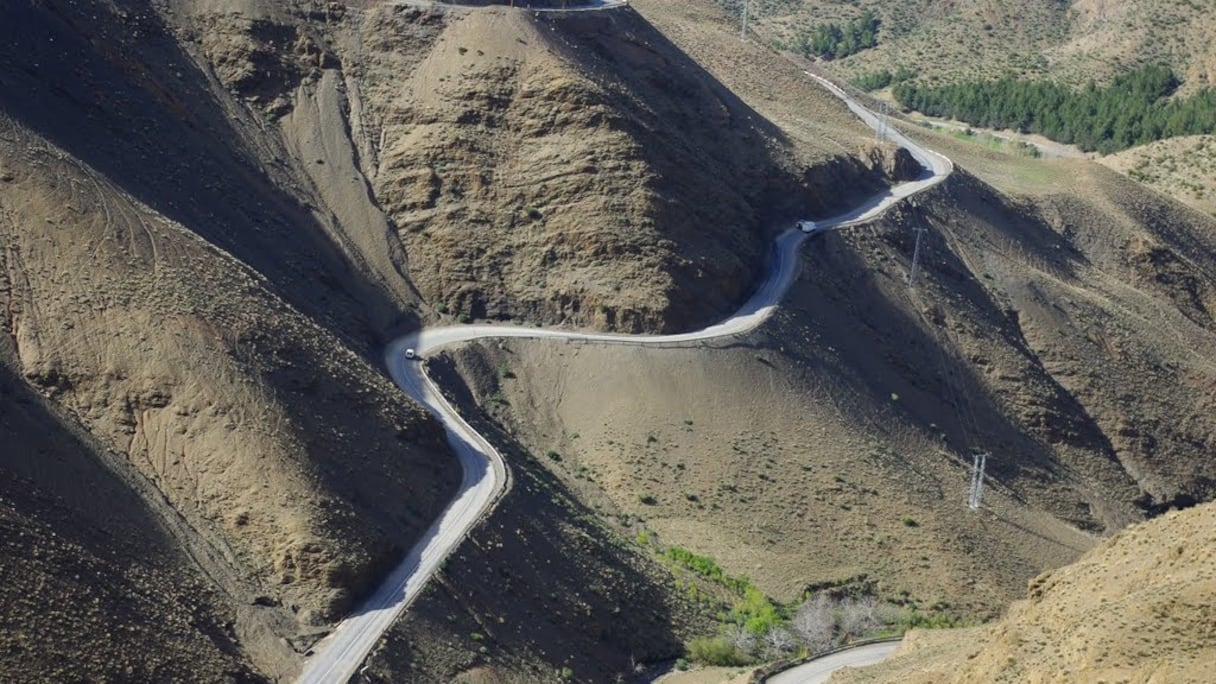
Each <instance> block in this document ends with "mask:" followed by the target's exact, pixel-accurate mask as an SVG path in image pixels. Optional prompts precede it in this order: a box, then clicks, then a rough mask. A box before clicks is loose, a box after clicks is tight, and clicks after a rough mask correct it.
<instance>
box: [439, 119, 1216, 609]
mask: <svg viewBox="0 0 1216 684" xmlns="http://www.w3.org/2000/svg"><path fill="white" fill-rule="evenodd" d="M946 140H947V139H946V138H944V137H943V139H942V141H940V142H943V143H945V141H946ZM936 142H939V141H937V140H935V141H934V143H936ZM947 150H948V151H949V152H950V153H951V154H957V156H958V158H960V159H962V160H963V163H964V167H965V166H966V165H970V164H974V165H975V167H976V168H977V169H978V172H979V173H981V174H982V175H983V176H984V178H991V179H992V181H991V182H997V180H996V179H999V178H1001V176H1002V173H1003V172H1004V173H1017V174H1026V175H1027V176H1028V178H1027V179H1025V180H1023V181H1020V182H1021V183H1022V185H1018V184H1017V183H1010V182H1008V181H1005V182H1002V187H1003V188H1005V189H1004V190H998V189H997V188H995V187H993V186H992V185H989V184H988V183H986V182H985V181H984V180H981V178H979V177H977V176H975V175H972V174H970V173H969V172H968V171H967V170H966V168H963V169H962V170H960V171H958V172H956V174H955V175H954V176H953V177H952V178H951V179H949V180H948V181H947V182H946V183H945V184H943V185H942V186H940V187H939V188H937V189H934V190H932V191H930V192H929V193H927V194H926V195H924V196H922V197H920V198H918V199H917V200H916V206H915V207H913V206H911V205H906V206H904V207H902V208H901V209H899V210H897V211H894V212H892V213H891V214H890V215H888V216H887V217H884V218H883V219H881V220H879V221H876V222H875V223H874V224H873V225H871V226H867V227H862V228H856V229H848V230H844V231H841V232H839V233H831V234H828V235H826V236H824V237H822V238H817V239H815V240H812V241H810V242H809V243H808V244H807V245H806V247H805V248H804V259H805V260H804V269H803V275H802V277H801V280H800V281H799V282H798V283H797V284H796V285H795V288H794V290H793V291H791V293H790V295H789V296H788V297H787V298H786V300H785V302H784V304H783V307H782V310H781V311H779V312H778V313H777V314H776V316H775V318H774V319H773V320H772V321H770V322H769V323H768V324H766V325H765V326H764V327H763V328H762V329H761V330H759V331H757V332H756V333H753V334H750V335H748V336H745V337H743V338H742V339H739V340H737V341H727V342H723V343H721V344H710V345H708V346H704V345H701V346H698V347H696V348H692V349H645V348H640V347H639V348H635V347H616V346H611V347H602V346H596V345H571V344H562V343H547V342H529V343H516V342H511V343H504V344H488V345H485V346H483V347H481V348H480V349H478V350H477V352H476V354H475V355H474V356H472V357H468V356H465V357H461V358H460V363H461V368H462V370H463V372H464V373H465V375H466V376H467V377H469V378H470V379H471V380H470V382H471V383H472V384H474V385H475V386H477V387H479V388H481V389H480V397H481V400H482V401H481V403H482V405H483V406H485V407H486V410H487V411H488V413H489V414H490V415H491V416H492V417H493V419H494V420H496V421H498V422H499V423H501V424H502V425H503V426H504V429H505V430H506V431H507V432H509V433H512V434H516V435H519V439H520V440H521V442H522V443H523V444H524V445H525V446H526V447H527V448H528V450H529V451H530V452H531V453H533V454H537V455H544V456H542V457H540V458H538V460H539V461H540V462H542V463H544V464H545V465H546V466H547V467H548V468H549V469H550V470H551V471H552V472H553V473H554V474H555V475H556V476H557V477H558V478H559V479H560V481H561V482H562V483H563V484H564V485H565V486H566V487H568V488H570V489H571V490H572V491H574V492H575V493H576V494H577V496H578V497H579V499H580V500H581V501H583V502H584V503H585V504H586V505H587V506H589V507H591V508H592V509H593V510H595V511H597V512H598V513H599V514H600V515H601V516H604V517H605V518H607V519H609V520H612V521H613V522H614V523H616V524H617V525H620V527H618V529H619V530H621V534H623V535H630V536H639V535H641V536H643V537H645V538H647V539H648V540H649V541H648V542H647V543H645V544H642V545H641V547H640V548H643V549H647V548H651V547H652V546H653V545H654V540H655V539H657V540H658V543H659V544H660V545H662V546H665V545H675V546H679V547H684V548H690V549H692V550H693V551H694V552H696V553H699V554H704V555H707V556H710V557H712V558H714V559H716V560H717V561H718V562H719V563H720V564H721V565H722V566H723V568H724V569H725V571H727V572H728V573H730V574H731V575H734V576H743V575H745V576H747V577H750V578H751V579H752V580H753V581H755V582H756V583H757V584H758V585H759V586H761V587H762V588H764V590H765V591H767V592H768V593H770V595H772V596H774V597H776V598H779V599H781V600H785V601H792V600H796V599H797V598H798V597H799V596H800V595H802V592H804V591H805V590H806V589H807V588H808V587H822V586H825V585H834V584H839V583H844V584H852V585H854V586H861V587H868V588H871V589H874V590H876V591H877V592H878V593H879V594H880V595H882V596H884V597H886V598H888V599H890V600H892V601H895V602H907V601H913V602H915V603H916V604H917V605H918V606H920V607H921V608H922V609H934V610H943V611H947V612H950V613H954V614H960V615H964V616H967V617H971V618H977V617H984V616H990V615H992V614H995V613H998V612H999V611H1001V610H1002V608H1003V606H1004V605H1005V604H1006V602H1007V601H1009V600H1011V599H1013V598H1015V597H1017V596H1019V595H1020V594H1021V593H1022V590H1023V587H1024V586H1025V582H1026V581H1027V580H1028V579H1029V578H1031V577H1034V576H1035V575H1037V574H1038V573H1039V572H1041V571H1042V570H1045V569H1049V568H1053V567H1058V566H1059V565H1062V564H1065V563H1068V562H1070V561H1071V560H1073V559H1075V558H1076V557H1077V556H1078V555H1080V554H1081V553H1083V552H1084V551H1085V550H1086V549H1088V548H1089V547H1090V546H1091V545H1093V544H1094V543H1096V541H1097V540H1098V539H1099V538H1100V535H1102V534H1106V533H1113V532H1115V531H1117V530H1119V529H1121V528H1122V527H1123V526H1124V525H1126V524H1128V523H1129V522H1132V521H1135V520H1139V519H1141V518H1143V517H1144V516H1148V515H1156V514H1158V513H1160V512H1161V511H1164V510H1166V509H1168V508H1170V507H1174V506H1181V507H1185V506H1188V505H1190V504H1191V503H1192V502H1193V501H1195V500H1207V499H1210V498H1211V497H1212V496H1213V492H1212V491H1211V482H1212V481H1213V476H1214V475H1216V473H1214V472H1213V471H1212V463H1211V461H1210V459H1205V458H1197V457H1196V456H1195V454H1205V453H1211V451H1212V450H1213V449H1214V448H1216V439H1214V438H1216V430H1214V429H1216V424H1213V422H1212V421H1211V419H1210V417H1209V414H1210V409H1211V406H1210V396H1211V387H1212V386H1213V385H1212V383H1213V382H1214V381H1216V365H1214V359H1213V358H1212V355H1211V350H1212V349H1216V339H1214V338H1216V329H1214V326H1213V325H1212V321H1211V319H1210V313H1209V312H1210V311H1211V310H1212V309H1211V307H1212V305H1213V302H1212V294H1213V292H1216V290H1214V289H1213V288H1214V286H1216V270H1214V268H1213V267H1214V265H1216V264H1214V263H1213V261H1212V255H1213V254H1214V253H1216V251H1214V250H1213V247H1214V245H1213V240H1214V239H1216V230H1214V226H1213V224H1212V222H1211V220H1210V219H1207V218H1206V217H1204V216H1203V215H1200V214H1197V213H1195V212H1192V211H1189V210H1187V209H1186V208H1184V207H1180V206H1177V205H1174V204H1172V203H1170V202H1168V201H1166V200H1164V199H1163V198H1161V197H1160V196H1158V195H1156V194H1154V193H1152V192H1150V191H1147V190H1144V189H1142V188H1140V187H1139V186H1138V185H1136V184H1135V183H1132V182H1130V181H1128V180H1126V179H1123V178H1122V177H1120V176H1117V175H1115V174H1112V173H1110V172H1108V171H1106V170H1104V169H1102V168H1101V167H1097V166H1093V165H1089V164H1085V163H1083V162H1041V161H1031V160H1022V161H1021V162H1017V161H1016V160H1014V159H1013V158H1009V157H1004V156H1002V155H996V154H990V155H987V156H988V157H990V158H989V159H983V158H981V159H977V158H975V157H969V156H968V155H969V152H968V151H967V147H966V145H965V144H963V143H958V142H955V143H953V147H949V145H948V144H947ZM1019 164H1020V165H1021V166H1019ZM1032 172H1033V174H1037V175H1031V173H1032ZM917 227H923V228H926V229H927V233H926V234H925V237H924V241H923V244H922V260H921V262H920V268H919V271H918V276H917V283H916V287H915V288H909V287H908V285H907V281H906V278H907V276H908V274H909V271H910V260H911V256H912V252H913V249H914V241H915V232H914V229H915V228H917ZM973 450H984V451H987V452H989V453H990V457H989V460H988V476H989V483H988V488H987V492H986V494H985V501H986V504H985V508H984V510H982V511H979V512H973V511H969V510H968V509H967V507H966V504H965V501H966V493H967V485H968V478H969V469H970V454H971V452H972V451H973ZM662 546H660V548H662ZM701 629H702V630H703V633H712V632H713V631H714V629H715V626H714V625H713V623H712V622H711V623H705V624H703V625H702V626H701Z"/></svg>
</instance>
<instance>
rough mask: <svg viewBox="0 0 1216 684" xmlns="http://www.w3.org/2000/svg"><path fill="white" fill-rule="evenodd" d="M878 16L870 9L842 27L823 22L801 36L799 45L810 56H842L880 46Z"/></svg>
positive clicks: (804, 53)
mask: <svg viewBox="0 0 1216 684" xmlns="http://www.w3.org/2000/svg"><path fill="white" fill-rule="evenodd" d="M879 23H880V22H879V20H878V17H876V16H875V15H874V13H873V12H870V11H867V12H866V13H865V14H863V15H862V16H861V18H860V19H855V20H853V21H850V22H849V23H847V24H845V25H844V26H841V25H840V24H835V23H829V24H820V25H818V26H816V27H815V28H813V29H811V31H810V32H809V33H801V34H799V35H798V43H797V46H796V47H797V48H798V52H801V53H802V54H803V55H804V56H806V57H811V56H818V57H822V58H823V59H839V58H841V57H848V56H849V55H852V54H855V53H858V52H861V51H862V50H865V49H867V48H872V47H874V46H875V45H878V25H879Z"/></svg>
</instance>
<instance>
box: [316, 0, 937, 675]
mask: <svg viewBox="0 0 1216 684" xmlns="http://www.w3.org/2000/svg"><path fill="white" fill-rule="evenodd" d="M618 4H619V3H616V2H613V1H612V0H607V1H606V2H604V3H603V6H604V7H616V6H618ZM807 75H808V76H810V77H811V78H813V79H815V80H816V81H818V82H819V83H820V84H822V85H823V87H825V88H827V89H828V90H829V91H830V92H831V93H832V94H834V95H835V96H837V97H839V98H841V99H842V100H843V101H844V102H845V103H846V104H847V105H848V106H849V108H850V109H852V110H853V111H854V112H855V113H856V114H857V115H858V116H859V117H861V119H862V120H863V121H865V123H866V124H867V125H869V126H870V127H872V128H874V129H875V130H877V129H878V126H879V119H878V116H877V115H875V114H874V113H873V112H871V111H869V110H868V109H866V108H864V107H862V106H861V105H859V104H857V103H856V102H854V101H853V100H852V99H851V98H850V97H849V96H848V95H847V94H846V93H845V92H844V91H843V90H841V89H840V88H838V87H836V86H835V85H834V84H832V83H831V82H829V81H827V80H826V79H823V78H820V77H818V76H815V75H813V74H810V73H809V72H807ZM887 132H888V135H889V137H890V138H891V139H892V140H894V141H895V142H897V143H898V144H899V145H901V146H903V147H904V148H906V149H907V150H908V151H909V152H910V153H911V154H912V155H913V156H914V157H915V158H916V159H917V161H919V162H920V163H921V165H922V166H923V167H924V168H925V173H924V174H923V175H922V176H921V177H920V178H919V179H917V180H915V181H911V182H908V183H903V184H901V185H898V186H895V187H893V188H891V189H890V190H888V191H887V192H884V193H880V194H879V195H876V196H874V197H871V198H870V199H868V200H866V201H865V202H863V203H862V204H861V205H860V206H858V207H856V208H854V209H852V210H850V211H848V212H845V213H843V214H840V215H839V216H835V217H832V218H829V219H823V220H819V221H816V222H815V227H814V229H813V230H812V231H811V232H810V233H806V232H803V231H802V230H799V229H798V228H797V227H795V228H791V229H790V230H787V231H785V232H783V233H782V234H781V235H779V236H778V237H777V239H776V241H775V242H774V245H773V250H772V254H771V257H770V259H771V261H770V265H769V270H768V275H767V276H766V277H765V279H764V281H763V282H762V283H761V284H760V286H759V287H758V288H757V289H756V292H755V294H753V295H752V296H751V298H750V299H748V300H747V302H746V303H745V304H744V305H743V307H742V308H741V309H740V310H739V311H738V312H737V313H735V315H733V316H731V317H730V318H727V319H726V320H724V321H722V322H720V323H717V324H715V325H711V326H709V327H707V328H705V329H703V330H697V331H694V332H687V333H679V334H675V335H623V334H613V333H581V332H571V331H565V330H544V329H538V328H524V327H518V326H511V325H462V326H452V327H445V328H431V329H426V330H422V331H419V332H416V333H413V334H410V335H406V336H405V337H402V338H400V339H398V340H396V341H394V342H393V343H392V344H390V345H389V346H388V349H387V350H386V351H385V364H386V365H387V367H388V370H389V374H390V375H391V376H392V378H393V380H394V381H395V382H396V383H397V385H398V386H399V387H401V389H402V390H403V391H404V392H405V393H406V394H408V395H409V396H410V397H411V398H412V399H414V400H415V401H417V402H419V403H421V404H422V405H423V406H425V407H426V408H427V410H429V411H430V412H431V413H432V414H433V415H434V416H435V417H436V418H438V419H439V420H440V421H441V422H442V423H443V425H444V428H445V429H446V430H447V435H448V441H449V443H450V444H451V445H452V449H453V450H454V451H455V452H456V455H457V457H458V458H459V459H460V464H461V467H462V468H463V469H464V478H463V481H462V482H461V485H460V489H459V491H458V493H457V495H456V498H455V499H454V500H453V501H452V502H451V503H450V504H448V506H447V508H445V509H444V511H443V513H441V514H440V516H439V519H438V520H436V521H435V522H434V523H433V524H432V525H431V527H430V529H428V530H427V532H426V534H425V535H424V536H423V538H422V539H421V540H419V541H418V543H417V544H416V545H415V546H414V548H413V549H411V550H410V552H409V554H408V555H407V556H406V557H405V559H404V560H402V561H401V563H400V564H399V565H398V566H397V567H396V568H395V569H394V570H393V572H392V573H391V574H390V575H389V576H388V578H387V579H385V581H384V582H383V583H382V584H381V586H380V587H379V588H378V589H377V590H376V591H375V593H374V594H373V595H372V596H371V597H369V598H368V599H367V600H366V601H365V602H364V604H363V605H362V606H361V607H359V608H358V609H357V610H356V611H355V612H354V613H353V614H352V615H350V616H349V617H347V618H346V619H345V620H343V621H342V622H341V623H340V624H339V625H338V626H337V627H336V628H335V629H334V631H333V632H332V633H331V634H330V635H329V636H327V637H326V638H325V639H323V640H322V641H321V642H319V643H318V644H317V645H316V646H315V647H314V649H313V651H314V653H313V655H312V656H310V657H309V658H308V660H307V662H306V664H305V669H304V672H303V674H302V675H301V676H300V678H299V680H298V681H299V682H301V683H304V684H314V683H318V684H319V683H327V684H328V683H332V682H345V681H347V680H349V679H350V677H352V676H353V675H354V674H355V673H356V672H357V671H358V669H359V666H360V664H361V663H362V662H363V660H364V659H365V658H366V657H367V655H368V653H370V652H371V650H372V648H373V647H374V646H375V645H376V642H377V641H379V639H380V636H381V635H382V634H383V633H384V632H385V631H386V630H387V629H388V628H389V626H391V625H392V623H393V622H394V621H395V620H396V619H397V618H398V617H399V616H400V615H401V613H403V612H404V611H405V609H406V608H407V607H408V606H409V604H410V603H411V602H412V601H413V599H414V598H415V597H416V596H417V595H418V594H419V592H420V591H421V590H422V588H423V587H424V586H425V585H426V582H427V580H429V579H430V578H431V576H433V575H434V574H435V572H436V570H438V568H439V565H440V564H441V563H442V562H443V560H444V558H446V557H447V556H448V554H450V553H451V552H452V550H453V549H455V548H456V546H457V545H459V544H460V543H461V541H462V540H463V539H464V537H465V536H466V535H467V534H468V532H469V531H470V530H471V529H472V528H473V526H474V525H476V524H477V522H478V521H479V520H480V519H481V517H482V516H483V515H484V514H485V513H486V512H487V511H488V509H489V508H490V506H491V505H492V503H493V501H494V499H495V498H496V497H497V495H498V494H499V492H500V491H501V490H502V488H503V486H504V485H505V483H506V465H505V464H504V462H503V458H502V456H501V455H500V454H499V453H498V451H497V450H495V448H494V446H493V445H491V444H490V443H489V442H488V441H486V439H485V438H484V437H482V436H481V435H480V434H478V433H477V431H475V430H474V429H473V428H472V427H470V426H469V424H468V423H467V422H465V420H464V419H463V418H461V416H460V414H459V413H458V412H457V411H456V409H455V408H454V407H453V406H452V405H451V404H449V403H448V401H447V400H446V399H445V398H444V397H443V395H442V394H441V393H440V392H439V389H438V388H437V387H436V386H435V384H434V383H433V382H432V381H431V379H430V378H429V377H428V376H427V375H426V372H425V365H424V362H422V361H418V360H409V359H406V357H405V350H406V349H414V350H415V352H416V353H417V355H418V356H419V357H421V358H422V359H425V358H426V357H427V355H428V354H430V353H432V352H434V351H436V350H437V349H439V348H441V347H445V346H449V345H454V344H459V343H462V342H470V341H473V340H479V339H501V338H507V337H515V338H523V339H559V340H576V341H584V342H596V343H604V344H628V345H665V346H670V345H672V344H680V343H691V342H698V341H704V340H712V339H715V338H721V337H728V336H732V335H738V334H740V333H745V332H748V331H750V330H753V329H755V328H756V327H758V326H759V325H760V324H761V323H763V322H764V321H765V319H767V318H768V317H769V315H771V314H772V312H773V311H774V310H775V309H776V307H777V304H778V302H780V301H781V299H782V297H783V296H784V295H785V293H786V291H787V290H788V289H789V287H790V285H791V284H792V283H793V281H794V278H795V277H796V276H797V273H798V264H799V260H798V248H799V247H800V246H801V245H802V242H803V241H804V240H806V239H807V238H808V237H810V235H812V234H814V233H817V232H821V231H825V230H833V229H837V228H844V227H847V226H852V225H856V224H859V223H864V222H866V221H869V220H871V219H873V218H875V217H876V216H878V215H879V214H881V213H882V212H883V211H885V210H886V209H887V208H888V207H890V206H892V205H894V204H895V203H896V202H898V201H900V200H901V199H903V198H905V197H909V196H911V195H914V194H916V193H918V192H922V191H924V190H926V189H928V188H930V187H932V186H933V185H936V184H937V183H940V182H942V181H943V180H944V179H945V178H946V177H947V176H948V175H949V174H950V173H951V172H952V171H953V169H954V166H953V164H952V163H951V162H950V160H949V159H947V158H946V157H943V156H942V155H939V154H937V153H935V152H931V151H929V150H926V149H923V148H921V147H919V146H918V145H916V144H915V143H913V142H912V141H911V140H908V139H907V138H905V137H904V136H903V134H901V133H900V132H899V131H896V130H894V129H891V128H888V129H887Z"/></svg>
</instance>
